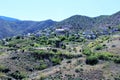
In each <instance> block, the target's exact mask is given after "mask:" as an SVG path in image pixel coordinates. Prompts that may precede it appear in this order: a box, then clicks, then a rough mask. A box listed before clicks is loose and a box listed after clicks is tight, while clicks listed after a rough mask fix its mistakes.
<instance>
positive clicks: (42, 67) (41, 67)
mask: <svg viewBox="0 0 120 80" xmlns="http://www.w3.org/2000/svg"><path fill="white" fill-rule="evenodd" d="M45 68H47V64H45V63H42V64H41V65H39V66H36V67H35V69H37V70H43V69H45Z"/></svg>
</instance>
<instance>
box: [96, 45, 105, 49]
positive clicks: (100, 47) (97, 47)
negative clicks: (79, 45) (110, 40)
mask: <svg viewBox="0 0 120 80" xmlns="http://www.w3.org/2000/svg"><path fill="white" fill-rule="evenodd" d="M103 48H104V47H103V46H102V45H97V46H96V47H95V50H102V49H103Z"/></svg>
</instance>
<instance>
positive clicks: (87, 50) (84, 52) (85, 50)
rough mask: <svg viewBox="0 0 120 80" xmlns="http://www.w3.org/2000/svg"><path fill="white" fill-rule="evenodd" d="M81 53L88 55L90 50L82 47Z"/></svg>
mask: <svg viewBox="0 0 120 80" xmlns="http://www.w3.org/2000/svg"><path fill="white" fill-rule="evenodd" d="M83 54H85V55H87V56H90V55H91V54H92V52H91V50H90V49H89V48H87V47H86V48H84V49H83Z"/></svg>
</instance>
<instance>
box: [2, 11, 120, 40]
mask: <svg viewBox="0 0 120 80" xmlns="http://www.w3.org/2000/svg"><path fill="white" fill-rule="evenodd" d="M117 25H120V12H117V13H115V14H113V15H102V16H98V17H87V16H82V15H74V16H71V17H69V18H67V19H64V20H62V21H60V22H56V21H53V20H45V21H22V20H19V19H14V18H9V17H4V16H0V38H4V37H9V36H15V35H19V34H27V33H33V32H36V31H39V30H43V29H46V28H49V27H50V26H53V27H54V29H55V28H60V27H62V28H69V29H70V30H71V31H75V32H77V31H85V30H98V31H99V30H101V29H104V28H108V27H114V26H117ZM53 27H52V28H53Z"/></svg>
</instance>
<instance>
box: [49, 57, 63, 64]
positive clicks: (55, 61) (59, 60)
mask: <svg viewBox="0 0 120 80" xmlns="http://www.w3.org/2000/svg"><path fill="white" fill-rule="evenodd" d="M51 61H52V62H53V64H54V65H57V64H60V63H61V59H60V58H59V57H52V58H51Z"/></svg>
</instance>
